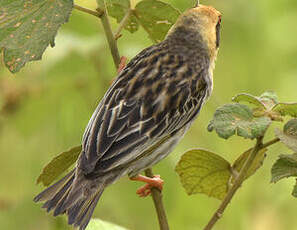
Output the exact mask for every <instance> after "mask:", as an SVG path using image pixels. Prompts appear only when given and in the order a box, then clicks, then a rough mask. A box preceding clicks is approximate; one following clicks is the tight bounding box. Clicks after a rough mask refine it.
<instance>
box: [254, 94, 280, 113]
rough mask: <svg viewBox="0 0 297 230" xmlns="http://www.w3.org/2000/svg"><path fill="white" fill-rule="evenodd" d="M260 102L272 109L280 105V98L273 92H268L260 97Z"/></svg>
mask: <svg viewBox="0 0 297 230" xmlns="http://www.w3.org/2000/svg"><path fill="white" fill-rule="evenodd" d="M259 100H260V101H261V102H262V103H263V104H264V105H265V107H266V108H268V109H271V108H272V107H273V106H274V105H276V104H277V103H278V97H277V95H276V93H275V92H273V91H266V92H264V93H263V94H261V95H260V97H259Z"/></svg>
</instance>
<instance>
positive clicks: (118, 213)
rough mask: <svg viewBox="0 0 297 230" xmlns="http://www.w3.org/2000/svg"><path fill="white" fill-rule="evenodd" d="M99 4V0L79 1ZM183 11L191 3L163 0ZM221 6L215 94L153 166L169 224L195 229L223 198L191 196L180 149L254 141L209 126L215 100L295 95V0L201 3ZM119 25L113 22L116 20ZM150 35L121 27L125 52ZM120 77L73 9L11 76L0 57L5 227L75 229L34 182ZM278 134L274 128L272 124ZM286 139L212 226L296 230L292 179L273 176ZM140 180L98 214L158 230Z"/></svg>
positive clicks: (95, 23)
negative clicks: (50, 208) (52, 39)
mask: <svg viewBox="0 0 297 230" xmlns="http://www.w3.org/2000/svg"><path fill="white" fill-rule="evenodd" d="M76 2H77V3H79V4H81V5H83V6H87V7H90V8H93V9H95V7H96V6H95V1H90V0H89V1H85V0H80V1H76ZM167 2H169V3H171V4H172V5H174V6H175V7H176V8H178V9H180V10H181V11H183V10H185V9H187V8H189V7H191V6H192V5H193V1H191V0H187V1H184V0H183V1H182V0H172V1H169V0H168V1H167ZM202 3H204V4H209V5H213V6H214V7H216V8H217V9H218V10H220V11H221V12H222V14H223V19H222V21H223V22H222V34H221V37H222V39H221V48H220V52H219V56H218V60H217V65H216V70H215V73H214V92H213V95H212V97H211V99H210V100H209V102H208V103H207V104H206V106H204V108H203V110H202V112H201V114H200V116H199V118H198V119H197V121H196V122H195V124H194V125H193V127H192V128H191V129H190V131H189V132H188V134H187V135H186V136H185V138H184V139H183V140H182V142H181V143H180V144H179V145H178V147H177V148H176V149H175V150H174V152H173V153H172V154H171V155H170V156H169V157H168V158H167V159H165V160H163V161H162V162H161V163H159V164H158V165H157V166H155V167H154V172H155V173H157V174H161V175H162V177H163V179H164V180H165V187H164V202H165V206H166V210H167V213H168V218H169V222H170V226H171V229H172V230H194V229H195V230H198V229H202V227H203V226H204V225H205V224H206V223H207V221H208V220H209V218H210V217H211V215H212V213H213V212H214V211H215V209H216V208H217V207H218V205H219V203H220V202H219V201H218V200H215V199H212V198H208V197H206V196H205V195H200V194H198V195H194V196H187V195H186V193H185V191H184V189H183V188H182V187H181V184H180V182H179V179H178V177H177V174H176V173H175V171H174V167H175V165H176V163H177V161H178V160H179V158H180V156H181V154H182V153H183V152H185V151H186V150H188V149H190V148H194V147H200V148H206V149H209V150H212V151H215V152H217V153H220V154H221V155H222V156H223V157H225V158H226V159H229V160H234V159H235V158H236V156H237V155H238V154H239V153H241V152H242V151H243V150H245V149H247V148H248V147H250V146H251V145H252V144H253V141H249V140H243V139H241V138H239V137H232V138H231V139H230V140H228V141H226V140H223V139H220V138H218V137H217V135H216V134H215V133H209V132H207V130H206V127H207V124H208V122H209V120H210V119H211V118H212V114H213V113H214V111H215V109H216V107H218V106H220V105H222V104H224V103H228V102H230V99H231V97H232V96H234V95H235V94H238V93H242V92H248V93H251V94H255V95H259V94H261V93H262V92H263V91H265V90H274V91H275V92H276V93H277V94H278V95H279V97H280V100H281V101H288V102H289V101H296V99H297V80H296V79H297V26H296V22H297V1H296V0H283V1H276V0H261V1H258V0H250V1H244V0H226V1H214V0H212V1H202ZM112 22H113V26H114V28H116V24H115V21H114V20H112ZM150 44H151V41H150V40H149V39H148V38H147V35H146V34H145V32H144V31H143V30H140V31H138V32H136V33H134V34H130V33H129V32H123V36H122V37H121V38H120V39H119V48H120V52H121V55H125V56H127V57H129V58H132V57H133V56H134V55H135V54H137V53H138V52H139V51H141V50H142V49H143V48H145V47H147V46H149V45H150ZM114 77H115V69H114V65H113V62H112V59H111V56H110V52H109V49H108V48H107V43H106V41H105V37H104V34H103V30H102V27H101V24H100V21H99V20H97V19H96V18H95V17H92V16H89V15H85V14H83V13H81V12H77V11H76V10H74V11H73V13H72V16H71V18H70V21H69V23H67V24H65V25H63V26H62V29H61V30H60V31H59V34H58V36H57V38H56V47H55V48H54V49H51V48H48V49H47V50H46V52H45V55H44V56H43V60H42V61H41V62H35V63H30V64H27V65H26V67H25V68H24V69H22V70H21V72H20V73H18V74H16V75H12V74H10V73H9V72H8V70H7V69H5V68H4V65H3V64H0V109H1V113H0V172H1V173H0V223H1V227H0V228H1V229H8V230H15V229H25V230H37V229H44V230H62V229H63V230H64V229H71V228H70V227H68V226H67V224H66V218H65V217H58V218H53V217H52V216H51V215H49V214H46V213H45V211H44V210H41V209H40V206H41V205H39V204H34V203H33V202H32V199H33V197H34V196H35V195H36V194H37V193H38V192H40V191H41V189H42V187H41V186H37V185H36V184H35V180H36V178H37V176H38V175H39V173H40V171H41V169H42V167H43V165H44V164H45V163H47V162H48V161H49V160H50V159H51V158H52V157H53V156H55V155H56V154H57V153H59V152H61V151H63V150H66V149H68V148H70V147H72V146H75V145H78V144H79V143H80V141H81V137H82V134H83V131H84V127H85V126H86V124H87V122H88V120H89V118H90V116H91V114H92V112H93V110H94V109H95V107H96V104H97V103H98V102H99V100H100V98H101V97H102V96H103V94H104V92H105V91H106V90H107V88H108V86H109V85H110V83H111V81H112V79H113V78H114ZM268 136H269V137H267V139H269V138H271V137H272V136H273V127H272V128H271V129H270V131H269V135H268ZM287 152H288V151H287V150H286V149H285V148H284V147H282V146H281V145H277V146H275V147H272V148H270V151H269V153H268V157H267V158H266V161H265V164H264V166H263V167H262V168H261V169H260V170H259V171H258V172H257V173H256V175H255V176H254V177H253V178H251V179H249V180H248V181H246V182H245V183H244V186H243V188H242V189H240V191H239V192H238V194H236V196H235V198H234V199H233V201H232V203H231V206H230V207H228V209H227V210H226V212H225V214H224V218H223V219H221V220H220V221H219V222H218V224H217V225H216V227H215V229H217V230H239V229H240V230H266V229H269V230H296V226H297V218H296V210H297V200H296V198H293V197H292V196H291V195H290V193H291V190H292V187H293V184H294V180H293V179H291V180H286V181H285V180H284V181H281V182H279V183H278V184H276V185H273V184H270V183H269V181H270V168H271V166H272V163H273V162H274V161H275V159H276V158H277V155H278V154H281V153H287ZM140 185H141V184H140V183H137V182H130V181H129V180H128V179H127V178H123V179H122V180H120V181H119V182H118V183H116V184H114V185H112V186H110V187H109V188H107V189H106V191H105V193H104V194H103V196H102V198H101V200H100V201H99V204H98V205H97V208H96V210H95V214H94V216H95V217H98V218H101V219H103V220H107V221H110V222H114V223H117V224H119V225H123V226H125V227H127V228H129V229H130V230H140V229H141V230H152V229H158V225H157V219H156V214H155V211H154V207H153V203H152V201H151V199H150V198H146V199H140V198H138V197H137V196H136V194H135V191H136V189H137V188H138V187H139V186H140Z"/></svg>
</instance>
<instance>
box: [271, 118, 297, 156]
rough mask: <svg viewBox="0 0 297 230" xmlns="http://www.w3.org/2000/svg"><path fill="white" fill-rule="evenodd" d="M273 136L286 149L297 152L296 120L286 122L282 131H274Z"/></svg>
mask: <svg viewBox="0 0 297 230" xmlns="http://www.w3.org/2000/svg"><path fill="white" fill-rule="evenodd" d="M275 135H276V136H277V137H278V138H279V139H280V141H281V142H282V143H284V144H285V145H286V146H287V147H288V148H290V149H292V150H293V151H295V152H297V119H292V120H290V121H288V122H287V123H286V124H285V126H284V130H283V131H281V130H279V129H276V130H275Z"/></svg>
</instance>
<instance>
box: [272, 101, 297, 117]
mask: <svg viewBox="0 0 297 230" xmlns="http://www.w3.org/2000/svg"><path fill="white" fill-rule="evenodd" d="M272 111H274V112H278V113H280V114H281V115H282V116H291V117H297V103H279V104H277V105H275V106H274V107H273V108H272Z"/></svg>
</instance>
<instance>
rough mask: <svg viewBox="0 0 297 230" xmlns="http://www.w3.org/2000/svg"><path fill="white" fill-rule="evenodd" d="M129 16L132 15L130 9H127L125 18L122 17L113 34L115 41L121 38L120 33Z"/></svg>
mask: <svg viewBox="0 0 297 230" xmlns="http://www.w3.org/2000/svg"><path fill="white" fill-rule="evenodd" d="M131 14H132V9H128V10H127V12H126V14H125V16H124V17H123V19H122V21H121V22H120V24H119V27H118V29H117V30H116V32H115V33H114V38H115V39H116V40H117V39H118V38H119V37H120V36H121V31H122V29H123V28H124V27H125V26H126V25H127V23H128V20H129V18H130V16H131Z"/></svg>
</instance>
